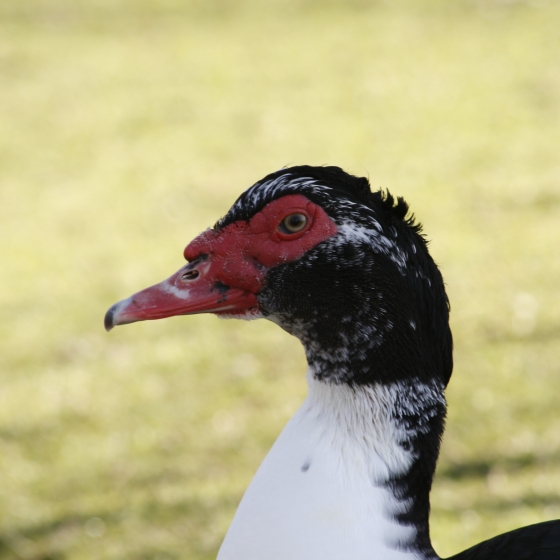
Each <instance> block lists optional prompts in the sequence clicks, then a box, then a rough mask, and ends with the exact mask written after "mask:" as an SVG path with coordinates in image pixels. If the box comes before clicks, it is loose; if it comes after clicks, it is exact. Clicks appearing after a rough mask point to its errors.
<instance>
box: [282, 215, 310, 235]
mask: <svg viewBox="0 0 560 560" xmlns="http://www.w3.org/2000/svg"><path fill="white" fill-rule="evenodd" d="M306 225H307V216H306V215H305V214H290V215H289V216H286V217H285V218H284V219H283V220H282V223H281V224H280V226H281V228H282V229H283V230H284V231H285V232H286V233H297V232H298V231H301V230H302V229H303V228H304V227H305V226H306Z"/></svg>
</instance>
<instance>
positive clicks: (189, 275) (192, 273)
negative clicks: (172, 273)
mask: <svg viewBox="0 0 560 560" xmlns="http://www.w3.org/2000/svg"><path fill="white" fill-rule="evenodd" d="M199 276H200V272H199V271H198V270H196V269H195V270H187V271H186V272H183V274H181V280H183V282H192V281H193V280H196V279H197V278H198V277H199Z"/></svg>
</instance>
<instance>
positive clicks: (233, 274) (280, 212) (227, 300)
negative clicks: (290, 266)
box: [105, 194, 337, 330]
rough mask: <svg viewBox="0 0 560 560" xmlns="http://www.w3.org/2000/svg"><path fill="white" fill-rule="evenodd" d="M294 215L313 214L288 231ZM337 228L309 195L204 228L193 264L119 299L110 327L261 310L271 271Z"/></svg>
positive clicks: (194, 245)
mask: <svg viewBox="0 0 560 560" xmlns="http://www.w3.org/2000/svg"><path fill="white" fill-rule="evenodd" d="M290 214H304V215H305V216H306V217H307V223H306V225H305V227H304V228H303V229H302V230H301V231H298V232H296V233H286V232H285V231H282V229H281V224H282V221H283V220H284V218H286V217H287V216H289V215H290ZM336 233H337V227H336V225H335V223H334V222H333V220H332V219H331V218H330V217H329V216H328V215H327V214H326V212H325V211H324V210H323V209H322V208H321V207H320V206H317V205H316V204H314V203H313V202H311V201H310V200H308V199H307V198H305V197H304V196H303V195H300V194H293V195H287V196H284V197H282V198H279V199H277V200H274V201H273V202H271V203H270V204H268V205H267V206H265V207H264V208H263V209H262V210H261V211H260V212H258V213H257V214H255V215H254V216H253V217H252V218H251V219H250V220H249V221H248V222H247V221H238V222H234V223H232V224H230V225H228V226H226V227H225V228H223V229H221V230H218V231H216V230H207V231H205V232H203V233H201V234H200V235H199V236H198V237H196V238H195V239H194V240H193V241H191V243H189V245H188V246H187V247H186V249H185V252H184V255H185V258H186V259H187V260H188V261H190V263H191V264H188V265H186V266H185V267H183V268H182V269H181V270H179V271H178V272H177V273H175V274H174V275H173V276H171V277H170V278H168V279H167V280H164V281H163V282H161V283H160V284H156V285H155V286H152V287H150V288H147V289H145V290H143V291H141V292H138V293H137V294H135V295H133V296H131V297H130V298H128V299H126V300H123V301H121V302H119V303H117V304H115V305H114V306H113V307H112V308H111V309H109V311H108V312H107V315H106V317H105V327H106V328H107V330H110V329H111V328H112V327H113V326H115V325H120V324H125V323H132V322H135V321H145V320H148V319H161V318H164V317H171V316H173V315H188V314H194V313H216V314H234V315H235V314H238V315H244V314H246V313H254V314H256V313H258V302H257V298H256V295H257V294H258V293H259V292H260V291H261V290H262V288H263V286H264V284H265V282H266V275H267V272H268V270H269V269H270V268H273V267H275V266H278V265H280V264H283V263H287V262H291V261H295V260H297V259H299V258H300V257H301V256H302V255H303V254H304V253H306V252H307V251H309V250H310V249H312V248H313V247H315V246H316V245H317V244H319V243H321V242H322V241H325V240H326V239H328V238H329V237H332V236H333V235H335V234H336ZM197 259H199V260H198V262H197ZM193 261H194V262H193Z"/></svg>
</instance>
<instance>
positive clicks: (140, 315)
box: [105, 262, 258, 331]
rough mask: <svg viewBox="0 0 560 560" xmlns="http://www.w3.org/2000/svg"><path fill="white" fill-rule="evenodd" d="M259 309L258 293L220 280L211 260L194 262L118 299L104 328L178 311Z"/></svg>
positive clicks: (229, 312)
mask: <svg viewBox="0 0 560 560" xmlns="http://www.w3.org/2000/svg"><path fill="white" fill-rule="evenodd" d="M257 311H258V302H257V298H256V296H255V294H253V293H251V292H249V291H247V290H243V289H240V288H232V287H230V286H227V285H226V284H223V283H222V282H220V281H219V280H218V279H217V275H215V274H212V266H211V263H210V262H202V263H198V264H195V263H191V264H188V265H186V266H184V267H183V268H181V269H180V270H179V271H178V272H176V273H175V274H174V275H173V276H171V277H169V278H168V279H167V280H164V281H163V282H160V283H159V284H156V285H154V286H151V287H150V288H146V289H145V290H142V291H141V292H138V293H136V294H134V295H132V296H130V297H129V298H127V299H123V300H122V301H119V302H118V303H115V304H114V305H113V306H112V307H111V308H110V309H109V310H108V311H107V313H106V315H105V329H106V330H107V331H110V330H111V329H112V328H113V327H115V326H117V325H126V324H128V323H135V322H137V321H148V320H153V319H164V318H166V317H173V316H175V315H194V314H197V313H216V314H218V315H233V316H235V315H245V314H247V313H249V312H255V313H256V312H257Z"/></svg>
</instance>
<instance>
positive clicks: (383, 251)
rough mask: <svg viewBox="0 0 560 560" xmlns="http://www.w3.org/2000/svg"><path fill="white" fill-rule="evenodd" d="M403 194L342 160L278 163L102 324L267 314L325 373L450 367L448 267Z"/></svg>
mask: <svg viewBox="0 0 560 560" xmlns="http://www.w3.org/2000/svg"><path fill="white" fill-rule="evenodd" d="M407 213H408V205H407V204H406V203H405V202H404V200H403V199H402V198H399V199H397V200H395V199H394V198H393V197H392V196H391V195H390V194H388V193H386V194H384V193H382V192H381V191H378V192H371V190H370V187H369V182H368V180H367V179H365V178H358V177H354V176H352V175H349V174H347V173H345V172H344V171H342V170H341V169H340V168H337V167H311V166H299V167H292V168H287V169H282V170H280V171H277V172H275V173H272V174H270V175H268V176H266V177H265V178H264V179H262V180H261V181H259V182H257V183H256V184H255V185H253V186H252V187H250V188H249V189H248V190H247V191H246V192H245V193H243V194H242V195H241V196H240V197H239V199H238V200H237V201H236V202H235V203H234V205H233V206H232V207H231V209H230V210H229V212H228V213H227V214H226V215H225V216H224V217H223V218H222V219H221V220H219V221H218V222H217V223H216V224H215V225H214V227H213V228H211V229H208V230H207V231H205V232H203V233H201V234H200V235H199V236H198V237H196V238H195V239H194V240H193V241H191V243H189V244H188V245H187V247H186V249H185V251H184V256H185V258H186V260H187V261H188V263H187V264H186V265H185V266H183V267H182V268H181V269H180V270H179V271H178V272H176V273H175V274H174V275H172V276H171V277H170V278H168V279H167V280H164V281H163V282H161V283H159V284H156V285H155V286H152V287H150V288H147V289H145V290H143V291H141V292H138V293H136V294H134V295H133V296H131V297H129V298H127V299H125V300H122V301H120V302H118V303H116V304H115V305H113V306H112V307H111V308H110V309H109V311H108V312H107V314H106V316H105V327H106V329H107V330H110V329H111V328H113V327H114V326H116V325H122V324H126V323H133V322H135V321H144V320H149V319H161V318H165V317H170V316H174V315H190V314H196V313H213V314H216V315H219V316H223V317H237V318H242V319H254V318H263V317H264V318H268V319H270V320H272V321H274V322H275V323H277V324H278V325H280V326H281V327H282V328H283V329H285V330H286V331H288V332H289V333H291V334H293V335H295V336H297V337H298V338H299V339H300V340H301V341H302V343H303V345H304V347H305V350H306V354H307V359H308V362H309V364H310V366H311V368H312V370H313V371H314V372H315V373H314V375H315V376H316V377H317V378H318V379H322V380H328V381H331V382H334V383H340V382H347V383H350V384H365V383H371V382H372V381H373V380H375V381H377V382H382V383H383V382H385V383H391V382H393V381H399V380H403V379H410V378H412V377H414V378H417V379H421V380H426V379H428V378H429V379H433V378H434V376H435V377H436V378H437V379H438V380H439V381H440V382H441V383H442V384H443V385H444V386H445V385H446V384H447V382H448V380H449V376H450V375H451V369H452V358H451V350H452V342H451V332H450V330H449V325H448V318H449V306H448V300H447V296H446V294H445V289H444V285H443V280H442V277H441V274H440V272H439V270H438V268H437V266H436V265H435V263H434V261H433V260H432V258H431V257H430V255H429V253H428V250H427V245H426V241H425V239H424V238H423V236H422V235H421V233H420V229H421V228H420V226H419V225H417V224H415V223H414V221H413V219H412V218H407V217H406V216H407Z"/></svg>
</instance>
